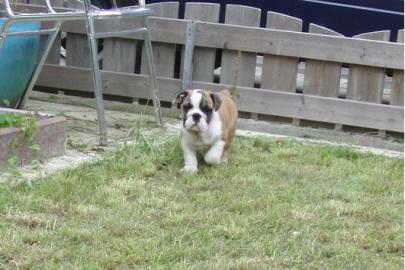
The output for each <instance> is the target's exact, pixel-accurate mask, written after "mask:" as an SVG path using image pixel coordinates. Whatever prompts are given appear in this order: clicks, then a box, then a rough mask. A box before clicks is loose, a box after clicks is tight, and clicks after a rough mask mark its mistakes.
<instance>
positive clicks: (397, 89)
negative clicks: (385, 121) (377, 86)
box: [390, 29, 404, 107]
mask: <svg viewBox="0 0 405 270" xmlns="http://www.w3.org/2000/svg"><path fill="white" fill-rule="evenodd" d="M397 42H398V43H402V44H403V43H404V29H402V30H400V31H398V37H397ZM390 104H392V105H397V106H402V107H403V106H404V71H403V70H394V71H393V75H392V89H391V97H390Z"/></svg>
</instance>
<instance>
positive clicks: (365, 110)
mask: <svg viewBox="0 0 405 270" xmlns="http://www.w3.org/2000/svg"><path fill="white" fill-rule="evenodd" d="M72 78H75V80H74V81H72ZM102 78H103V91H104V93H105V94H113V95H121V96H127V97H133V98H149V96H150V91H149V87H148V80H149V78H148V76H146V75H140V74H128V73H120V72H111V71H102ZM158 84H159V85H164V86H165V91H162V92H161V93H160V97H161V99H162V100H163V101H172V100H173V98H174V97H175V95H176V93H178V89H180V87H181V80H180V79H173V78H165V77H160V78H158ZM38 85H40V86H47V87H55V88H68V89H72V90H77V91H84V92H92V91H93V90H92V87H91V85H92V78H91V71H90V69H88V68H77V67H61V66H57V65H45V66H44V72H42V73H41V76H40V77H39V79H38ZM229 86H230V85H229V84H215V83H208V82H199V81H195V82H194V83H193V88H205V89H212V90H214V91H217V90H220V89H223V88H229ZM238 91H239V97H238V98H237V99H236V101H237V104H238V108H239V110H241V111H250V112H253V113H260V114H270V115H279V116H285V117H292V118H297V117H300V118H303V119H308V120H313V121H320V122H329V123H342V124H345V125H352V126H360V127H366V128H378V129H384V130H391V131H396V132H403V128H404V110H403V107H398V106H391V105H383V104H374V103H369V102H358V101H352V100H345V99H336V98H328V97H318V96H307V95H302V94H297V93H288V92H280V91H271V90H268V91H263V90H261V89H256V88H252V87H243V86H240V87H238Z"/></svg>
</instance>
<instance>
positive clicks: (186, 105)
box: [183, 104, 191, 111]
mask: <svg viewBox="0 0 405 270" xmlns="http://www.w3.org/2000/svg"><path fill="white" fill-rule="evenodd" d="M190 109H191V104H185V105H184V106H183V110H185V111H188V110H190Z"/></svg>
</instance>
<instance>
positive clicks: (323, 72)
mask: <svg viewBox="0 0 405 270" xmlns="http://www.w3.org/2000/svg"><path fill="white" fill-rule="evenodd" d="M309 32H310V33H314V34H321V35H330V36H343V35H341V34H339V33H337V32H335V31H333V30H330V29H328V28H325V27H322V26H319V25H316V24H312V23H311V24H310V25H309ZM341 68H342V64H341V63H336V62H329V61H319V60H311V59H308V60H307V62H306V64H305V74H304V88H303V93H304V94H308V95H316V96H324V97H338V95H339V84H340V73H341Z"/></svg>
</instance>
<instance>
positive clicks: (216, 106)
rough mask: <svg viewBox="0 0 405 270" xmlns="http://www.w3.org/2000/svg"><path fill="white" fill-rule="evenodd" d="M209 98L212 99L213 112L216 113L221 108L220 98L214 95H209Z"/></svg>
mask: <svg viewBox="0 0 405 270" xmlns="http://www.w3.org/2000/svg"><path fill="white" fill-rule="evenodd" d="M210 97H211V99H212V102H213V104H214V109H215V111H218V109H219V107H221V104H222V100H221V97H220V96H219V95H218V94H215V93H212V92H211V93H210Z"/></svg>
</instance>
